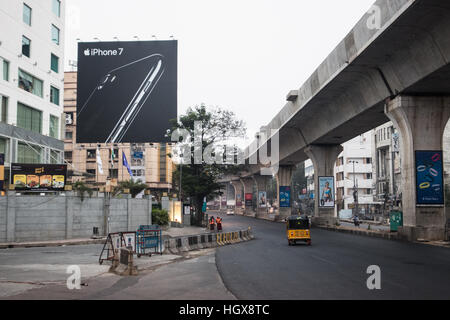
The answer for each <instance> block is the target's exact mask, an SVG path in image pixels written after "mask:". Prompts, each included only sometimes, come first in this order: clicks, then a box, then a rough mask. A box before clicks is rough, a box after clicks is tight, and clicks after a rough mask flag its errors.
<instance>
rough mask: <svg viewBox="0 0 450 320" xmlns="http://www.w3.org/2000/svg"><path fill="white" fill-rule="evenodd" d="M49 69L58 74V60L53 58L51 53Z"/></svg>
mask: <svg viewBox="0 0 450 320" xmlns="http://www.w3.org/2000/svg"><path fill="white" fill-rule="evenodd" d="M50 69H52V70H53V71H54V72H56V73H58V72H59V58H58V57H57V56H55V55H54V54H53V53H52V54H51V57H50Z"/></svg>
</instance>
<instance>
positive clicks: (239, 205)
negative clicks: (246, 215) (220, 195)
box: [236, 194, 242, 207]
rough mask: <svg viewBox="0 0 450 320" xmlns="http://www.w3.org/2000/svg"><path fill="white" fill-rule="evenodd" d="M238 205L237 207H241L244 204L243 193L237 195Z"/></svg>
mask: <svg viewBox="0 0 450 320" xmlns="http://www.w3.org/2000/svg"><path fill="white" fill-rule="evenodd" d="M236 206H237V207H241V206H242V199H241V195H240V194H237V195H236Z"/></svg>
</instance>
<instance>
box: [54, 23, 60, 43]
mask: <svg viewBox="0 0 450 320" xmlns="http://www.w3.org/2000/svg"><path fill="white" fill-rule="evenodd" d="M52 41H53V42H54V43H55V44H57V45H59V29H58V28H57V27H55V26H54V25H53V24H52Z"/></svg>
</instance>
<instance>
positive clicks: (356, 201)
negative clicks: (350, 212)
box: [350, 161, 359, 216]
mask: <svg viewBox="0 0 450 320" xmlns="http://www.w3.org/2000/svg"><path fill="white" fill-rule="evenodd" d="M350 163H353V198H354V202H355V211H356V213H355V216H358V214H359V208H358V198H359V197H358V186H357V180H356V174H355V163H358V162H357V161H350Z"/></svg>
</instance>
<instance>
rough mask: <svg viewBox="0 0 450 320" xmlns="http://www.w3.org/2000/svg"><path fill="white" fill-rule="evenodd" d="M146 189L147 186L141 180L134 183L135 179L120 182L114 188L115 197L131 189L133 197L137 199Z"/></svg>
mask: <svg viewBox="0 0 450 320" xmlns="http://www.w3.org/2000/svg"><path fill="white" fill-rule="evenodd" d="M146 188H147V185H146V184H145V183H143V182H142V181H141V180H136V181H134V180H133V179H130V180H128V181H120V182H119V184H118V186H117V187H115V188H114V191H113V195H114V196H116V195H118V194H119V193H120V192H123V191H124V190H125V189H129V190H130V193H131V197H132V198H136V196H137V195H138V194H139V193H140V192H142V190H145V189H146Z"/></svg>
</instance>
